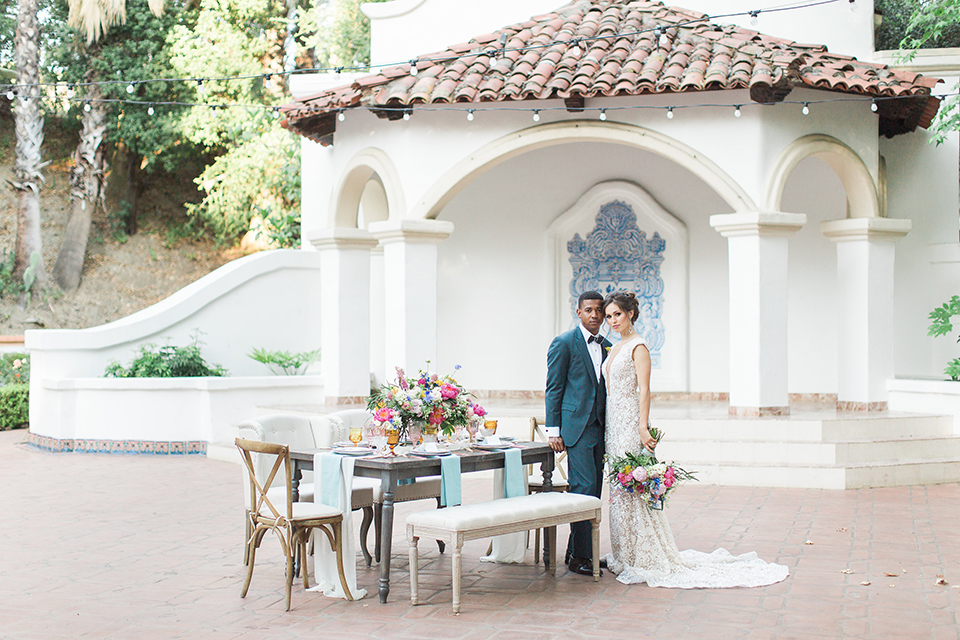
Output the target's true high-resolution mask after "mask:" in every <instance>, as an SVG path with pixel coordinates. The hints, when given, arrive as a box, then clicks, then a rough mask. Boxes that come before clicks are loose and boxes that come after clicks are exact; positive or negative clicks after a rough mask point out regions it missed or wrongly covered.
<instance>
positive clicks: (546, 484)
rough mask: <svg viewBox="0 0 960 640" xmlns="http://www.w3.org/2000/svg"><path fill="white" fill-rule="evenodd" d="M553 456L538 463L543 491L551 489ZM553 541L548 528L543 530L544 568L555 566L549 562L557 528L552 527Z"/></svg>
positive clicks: (555, 540)
mask: <svg viewBox="0 0 960 640" xmlns="http://www.w3.org/2000/svg"><path fill="white" fill-rule="evenodd" d="M554 460H555V458H554V456H553V455H549V456H547V459H546V460H544V461H543V464H541V465H540V470H541V473H542V475H543V492H544V493H550V492H551V491H553V467H554V464H555V462H554ZM552 531H553V542H552V544H551V541H550V533H549V531H548V530H544V532H543V565H544V567H545V568H546V569H548V570H550V569H551V568H552V569H553V571H554V572H555V571H556V567H553V566H552V565H551V562H552V561H553V560H554V558H552V557H551V556H550V550H551V549H552V548H555V547H556V545H557V528H556V527H553V528H552Z"/></svg>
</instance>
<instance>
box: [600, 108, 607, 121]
mask: <svg viewBox="0 0 960 640" xmlns="http://www.w3.org/2000/svg"><path fill="white" fill-rule="evenodd" d="M600 119H601V120H606V119H607V110H606V109H600Z"/></svg>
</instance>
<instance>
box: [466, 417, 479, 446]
mask: <svg viewBox="0 0 960 640" xmlns="http://www.w3.org/2000/svg"><path fill="white" fill-rule="evenodd" d="M479 428H480V425H479V424H478V421H477V420H470V421H468V422H467V433H468V434H469V435H470V442H474V441H475V440H476V439H477V430H478V429H479Z"/></svg>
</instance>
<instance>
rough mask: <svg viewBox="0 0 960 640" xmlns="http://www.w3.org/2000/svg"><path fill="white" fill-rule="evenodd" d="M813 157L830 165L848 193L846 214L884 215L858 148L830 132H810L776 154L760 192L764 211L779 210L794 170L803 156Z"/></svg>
mask: <svg viewBox="0 0 960 640" xmlns="http://www.w3.org/2000/svg"><path fill="white" fill-rule="evenodd" d="M809 157H813V158H817V159H818V160H821V161H822V162H824V163H825V164H826V165H827V166H829V167H830V168H831V169H833V171H834V173H836V174H837V177H838V178H840V182H841V183H843V188H844V190H845V191H846V194H847V217H849V218H877V217H881V216H883V215H884V214H883V212H882V209H881V207H880V204H881V201H880V198H879V197H878V195H877V191H878V189H877V185H876V183H875V182H874V179H873V176H872V175H870V170H869V169H867V165H866V164H865V163H864V162H863V159H862V158H861V157H860V156H859V155H857V152H856V151H854V150H853V149H851V148H850V147H848V146H847V145H845V144H844V143H843V142H841V141H839V140H837V139H836V138H833V137H831V136H825V135H822V134H813V135H809V136H804V137H802V138H799V139H797V140H794V141H793V142H792V143H791V144H790V145H789V146H787V148H786V149H784V150H783V151H782V152H781V153H780V156H779V157H778V158H777V161H776V163H775V164H774V165H773V169H772V170H771V171H770V176H769V178H768V179H767V183H766V187H765V189H764V193H763V207H764V210H766V211H780V205H781V201H782V199H783V190H784V187H785V186H786V183H787V180H789V178H790V175H791V174H792V173H793V170H794V169H795V168H796V167H797V165H798V164H800V162H802V161H803V160H804V159H806V158H809Z"/></svg>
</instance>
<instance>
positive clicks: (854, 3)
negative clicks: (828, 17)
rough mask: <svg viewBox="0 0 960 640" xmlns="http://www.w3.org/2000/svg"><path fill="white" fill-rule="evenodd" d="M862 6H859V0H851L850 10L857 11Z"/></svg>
mask: <svg viewBox="0 0 960 640" xmlns="http://www.w3.org/2000/svg"><path fill="white" fill-rule="evenodd" d="M859 8H860V7H858V6H857V0H850V11H851V13H856V12H857V10H858V9H859Z"/></svg>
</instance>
